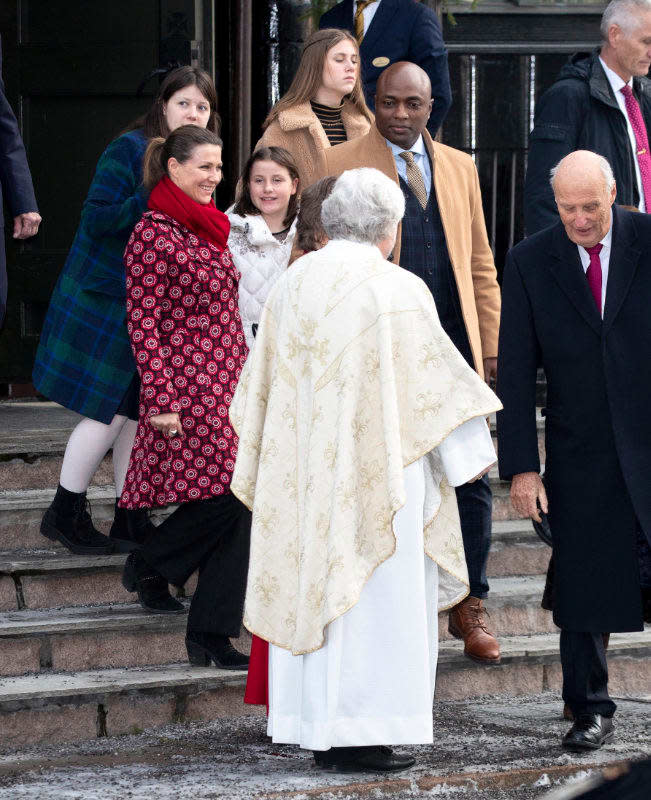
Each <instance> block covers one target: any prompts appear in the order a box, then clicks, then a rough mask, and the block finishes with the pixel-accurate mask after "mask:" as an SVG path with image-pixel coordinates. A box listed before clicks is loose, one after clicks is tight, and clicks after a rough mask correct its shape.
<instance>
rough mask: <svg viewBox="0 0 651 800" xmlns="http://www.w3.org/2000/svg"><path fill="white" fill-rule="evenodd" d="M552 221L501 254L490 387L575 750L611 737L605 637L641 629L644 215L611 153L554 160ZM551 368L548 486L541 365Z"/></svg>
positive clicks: (646, 434)
mask: <svg viewBox="0 0 651 800" xmlns="http://www.w3.org/2000/svg"><path fill="white" fill-rule="evenodd" d="M551 186H552V190H553V194H554V197H555V199H556V205H557V208H558V213H559V215H560V222H558V223H557V224H556V225H553V226H551V227H548V228H545V229H544V230H542V231H540V232H538V233H536V234H534V235H533V236H529V237H528V238H527V239H525V240H524V241H522V242H520V243H519V244H518V245H516V246H515V247H514V248H513V249H512V250H511V251H510V252H509V254H508V256H507V260H506V267H505V270H504V280H503V285H502V316H501V320H500V338H499V348H498V349H499V353H500V359H499V361H498V374H497V393H498V395H499V397H500V400H501V401H502V403H503V404H504V410H503V411H502V412H498V415H497V426H498V445H499V447H498V456H499V466H500V475H501V477H502V478H503V479H504V480H509V479H510V480H511V481H512V483H511V500H512V503H513V506H514V508H515V510H516V511H518V512H519V513H520V515H521V516H523V517H531V518H533V519H534V520H537V521H538V522H540V511H543V512H545V513H547V514H548V518H549V525H550V529H551V533H552V539H553V554H554V576H553V588H552V605H553V613H554V622H555V623H556V625H558V627H559V628H560V629H561V637H560V651H561V665H562V669H563V699H564V701H565V703H566V704H567V705H568V707H569V709H570V710H571V711H572V713H573V716H574V724H573V725H572V727H571V729H570V730H569V731H568V733H567V734H566V735H565V737H564V738H563V746H564V747H566V748H568V749H570V750H576V751H581V750H595V749H598V748H599V747H601V746H602V745H603V744H605V743H607V742H610V741H612V739H613V738H614V728H613V722H612V717H613V715H614V713H615V709H616V706H615V703H614V702H613V701H612V700H611V698H610V697H609V694H608V667H607V664H606V653H605V642H604V634H606V633H611V632H624V631H639V630H642V626H643V615H644V616H648V607H649V595H650V593H651V548H650V547H649V537H651V493H650V492H649V475H650V474H651V416H650V415H649V413H648V398H649V393H650V392H651V373H650V372H649V364H650V363H651V315H650V314H649V301H650V299H651V274H650V273H649V270H648V269H647V267H648V265H649V263H651V216H649V215H648V214H636V213H632V212H630V211H626V210H624V209H622V208H620V207H618V206H615V205H614V200H615V196H616V193H617V186H616V184H615V180H614V177H613V173H612V170H611V168H610V165H609V164H608V162H607V161H606V160H605V159H604V158H603V157H602V156H599V155H596V154H595V153H591V152H588V151H585V150H578V151H576V152H574V153H570V155H568V156H566V157H565V158H564V159H563V160H562V161H561V162H560V163H559V164H558V165H556V166H555V167H554V168H553V169H552V170H551ZM539 367H543V369H544V370H545V375H546V378H547V407H546V408H545V409H543V414H544V415H545V446H546V464H545V484H544V485H543V483H542V480H541V478H540V474H539V473H540V461H539V457H538V444H537V434H536V374H537V371H538V368H539Z"/></svg>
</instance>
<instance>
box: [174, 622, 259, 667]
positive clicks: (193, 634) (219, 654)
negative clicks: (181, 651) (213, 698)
mask: <svg viewBox="0 0 651 800" xmlns="http://www.w3.org/2000/svg"><path fill="white" fill-rule="evenodd" d="M185 646H186V648H187V650H188V660H189V661H190V663H191V664H193V665H194V666H196V667H209V666H210V662H211V661H212V662H213V663H214V664H215V666H216V667H219V668H220V669H246V668H247V667H248V666H249V657H248V656H245V655H244V653H240V652H239V650H236V649H235V648H234V647H233V645H232V644H231V640H230V639H229V638H228V636H218V635H217V634H215V633H201V632H199V631H188V632H187V634H186V636H185Z"/></svg>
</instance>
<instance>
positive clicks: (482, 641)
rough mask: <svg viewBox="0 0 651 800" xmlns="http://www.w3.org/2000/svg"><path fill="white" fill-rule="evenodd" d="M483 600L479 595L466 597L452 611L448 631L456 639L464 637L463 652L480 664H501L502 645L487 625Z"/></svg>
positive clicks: (486, 612)
mask: <svg viewBox="0 0 651 800" xmlns="http://www.w3.org/2000/svg"><path fill="white" fill-rule="evenodd" d="M485 614H488V611H486V609H485V608H484V604H483V601H482V600H480V599H479V598H478V597H466V599H465V600H463V601H462V602H461V603H459V605H458V606H455V607H454V608H453V609H452V610H451V611H450V618H449V621H448V631H449V632H450V633H451V634H452V636H454V637H455V638H456V639H463V644H464V648H463V653H464V655H466V656H468V658H472V660H473V661H478V662H479V663H480V664H499V663H500V646H499V643H498V641H497V639H496V638H495V635H494V634H493V633H491V632H490V631H489V630H488V628H487V627H486V619H485V617H484V615H485Z"/></svg>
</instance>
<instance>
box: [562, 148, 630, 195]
mask: <svg viewBox="0 0 651 800" xmlns="http://www.w3.org/2000/svg"><path fill="white" fill-rule="evenodd" d="M594 157H595V158H596V159H597V163H598V164H599V169H600V170H601V174H602V175H603V177H604V181H605V183H606V189H607V191H609V192H611V191H612V190H613V186H614V185H615V176H614V175H613V170H612V167H611V166H610V164H609V163H608V161H607V160H606V159H605V158H604V157H603V156H600V155H599V154H598V153H594ZM564 160H565V159H561V160H560V161H559V162H558V164H556V165H555V166H553V167H552V168H551V169H550V170H549V182H550V183H551V185H552V189H553V188H554V184H555V182H556V173H557V172H558V169H559V167H560V166H561V164H562V163H563V161H564Z"/></svg>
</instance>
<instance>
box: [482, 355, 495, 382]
mask: <svg viewBox="0 0 651 800" xmlns="http://www.w3.org/2000/svg"><path fill="white" fill-rule="evenodd" d="M484 380H485V381H486V383H487V384H488V385H489V386H490V385H491V384H495V382H496V381H497V359H496V358H485V359H484Z"/></svg>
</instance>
